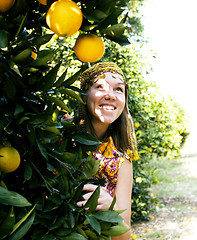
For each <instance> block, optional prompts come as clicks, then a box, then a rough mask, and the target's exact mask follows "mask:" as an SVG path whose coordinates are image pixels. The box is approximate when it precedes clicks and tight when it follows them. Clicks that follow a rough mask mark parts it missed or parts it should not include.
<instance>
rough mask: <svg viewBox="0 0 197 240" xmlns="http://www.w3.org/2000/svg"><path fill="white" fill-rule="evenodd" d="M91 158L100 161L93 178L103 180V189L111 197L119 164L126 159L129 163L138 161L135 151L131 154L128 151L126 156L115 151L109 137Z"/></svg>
mask: <svg viewBox="0 0 197 240" xmlns="http://www.w3.org/2000/svg"><path fill="white" fill-rule="evenodd" d="M93 156H94V157H95V159H96V160H99V161H100V165H99V169H98V171H97V173H96V175H95V176H94V178H95V179H105V183H104V186H103V187H104V189H105V190H106V191H107V192H108V193H109V194H110V195H111V196H113V195H114V192H115V188H116V183H117V178H118V170H119V168H120V167H121V164H122V163H123V162H124V161H125V160H126V159H127V160H129V161H130V162H132V160H137V159H138V154H137V152H136V151H135V152H134V153H132V152H131V151H130V150H128V151H127V154H122V153H120V152H119V151H118V150H117V149H116V147H115V145H114V142H113V139H112V137H109V138H108V139H107V140H106V141H105V142H103V143H101V144H100V145H99V146H98V148H97V149H96V150H95V151H94V152H93Z"/></svg>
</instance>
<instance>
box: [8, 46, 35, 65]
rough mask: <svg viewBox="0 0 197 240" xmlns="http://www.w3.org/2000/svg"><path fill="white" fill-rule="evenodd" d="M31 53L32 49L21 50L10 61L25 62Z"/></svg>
mask: <svg viewBox="0 0 197 240" xmlns="http://www.w3.org/2000/svg"><path fill="white" fill-rule="evenodd" d="M31 52H32V48H27V49H25V50H23V51H22V52H20V53H19V54H18V55H16V56H15V57H13V58H12V61H14V62H23V61H25V60H26V58H28V57H29V56H30V54H31Z"/></svg>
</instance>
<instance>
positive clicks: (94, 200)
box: [83, 186, 100, 212]
mask: <svg viewBox="0 0 197 240" xmlns="http://www.w3.org/2000/svg"><path fill="white" fill-rule="evenodd" d="M99 195H100V186H98V187H97V188H96V190H95V191H94V192H93V194H92V195H91V197H90V198H89V199H88V201H87V203H86V204H85V205H84V206H83V208H88V211H89V212H94V211H95V209H96V207H97V205H98V198H99Z"/></svg>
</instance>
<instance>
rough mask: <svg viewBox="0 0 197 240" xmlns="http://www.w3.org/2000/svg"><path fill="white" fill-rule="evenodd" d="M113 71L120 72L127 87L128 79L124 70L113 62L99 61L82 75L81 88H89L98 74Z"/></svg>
mask: <svg viewBox="0 0 197 240" xmlns="http://www.w3.org/2000/svg"><path fill="white" fill-rule="evenodd" d="M106 72H111V73H115V74H119V75H120V76H121V77H122V78H123V81H124V83H125V85H126V87H127V84H126V80H125V77H124V74H123V72H122V70H121V69H120V68H119V67H118V66H117V65H116V64H115V63H113V62H99V63H97V64H95V65H94V66H93V67H90V68H88V69H86V70H85V71H84V72H83V73H82V74H81V76H80V78H79V80H80V82H81V89H82V90H88V88H89V87H90V86H91V85H92V84H93V83H94V82H95V81H97V79H98V76H100V75H102V74H104V73H106Z"/></svg>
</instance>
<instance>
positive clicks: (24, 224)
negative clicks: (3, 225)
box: [9, 205, 36, 240]
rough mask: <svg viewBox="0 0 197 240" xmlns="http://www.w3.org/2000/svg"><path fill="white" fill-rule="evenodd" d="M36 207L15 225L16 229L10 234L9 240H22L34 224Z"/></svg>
mask: <svg viewBox="0 0 197 240" xmlns="http://www.w3.org/2000/svg"><path fill="white" fill-rule="evenodd" d="M35 207H36V205H35V206H34V207H33V208H32V209H31V210H30V211H29V212H28V213H27V214H26V216H25V217H23V218H22V219H21V220H20V221H19V222H18V223H16V224H15V225H14V229H13V231H12V233H11V234H10V238H9V240H19V239H21V238H22V237H23V236H24V235H25V234H26V233H27V232H28V230H29V229H30V227H31V225H32V224H33V222H34V218H35V215H36V213H35V211H34V209H35Z"/></svg>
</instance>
